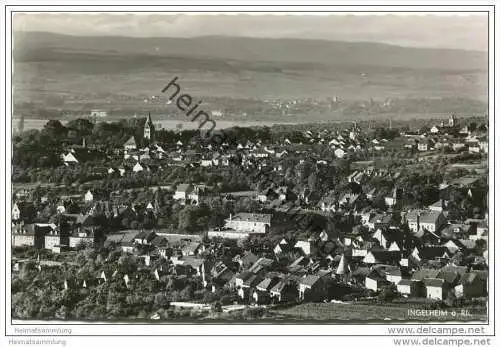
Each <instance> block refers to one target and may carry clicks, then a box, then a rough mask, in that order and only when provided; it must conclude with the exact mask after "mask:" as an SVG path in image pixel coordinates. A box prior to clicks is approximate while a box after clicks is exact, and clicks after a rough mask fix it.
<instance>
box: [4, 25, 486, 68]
mask: <svg viewBox="0 0 500 347" xmlns="http://www.w3.org/2000/svg"><path fill="white" fill-rule="evenodd" d="M13 43H14V59H15V61H17V62H32V61H46V60H53V59H56V58H57V57H60V58H62V56H63V55H66V56H67V57H71V56H74V55H78V56H79V57H87V58H91V57H92V56H94V57H95V56H96V55H98V56H109V57H110V58H112V57H113V56H114V57H118V56H120V57H123V56H131V55H132V56H143V57H144V56H150V57H151V59H153V60H154V59H155V57H156V59H158V58H160V57H170V58H175V57H177V58H182V57H189V58H191V59H201V60H203V61H205V60H206V59H208V60H211V59H213V60H220V59H223V60H224V61H231V60H234V61H248V62H269V63H273V62H279V63H283V64H285V63H291V64H293V65H295V67H300V66H301V65H303V64H319V65H324V66H328V65H330V66H331V65H334V66H344V67H349V66H356V67H360V66H372V67H383V68H404V69H439V70H459V71H487V69H488V55H487V52H479V51H466V50H456V49H427V48H409V47H400V46H393V45H388V44H379V43H366V42H356V43H354V42H341V41H325V40H304V39H282V38H280V39H262V38H248V37H220V36H206V37H195V38H136V37H105V36H68V35H60V34H53V33H45V32H17V33H15V34H14V41H13ZM303 67H304V68H305V67H306V66H303Z"/></svg>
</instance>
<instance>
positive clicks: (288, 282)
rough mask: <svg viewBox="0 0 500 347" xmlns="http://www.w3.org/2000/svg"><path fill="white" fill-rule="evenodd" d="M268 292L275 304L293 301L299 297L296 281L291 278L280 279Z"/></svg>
mask: <svg viewBox="0 0 500 347" xmlns="http://www.w3.org/2000/svg"><path fill="white" fill-rule="evenodd" d="M269 292H270V295H271V299H272V300H273V301H275V302H290V301H295V300H297V299H298V297H299V291H298V284H297V281H296V280H295V279H292V278H284V279H282V280H281V281H279V282H278V283H277V284H276V285H275V286H274V287H272V288H271V290H270V291H269Z"/></svg>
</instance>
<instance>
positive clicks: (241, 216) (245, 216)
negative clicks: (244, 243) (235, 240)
mask: <svg viewBox="0 0 500 347" xmlns="http://www.w3.org/2000/svg"><path fill="white" fill-rule="evenodd" d="M231 220H233V221H246V222H253V223H267V224H270V223H271V215H270V214H262V213H245V212H240V213H237V214H235V215H234V216H232V217H231Z"/></svg>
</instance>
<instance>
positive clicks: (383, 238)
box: [372, 228, 389, 249]
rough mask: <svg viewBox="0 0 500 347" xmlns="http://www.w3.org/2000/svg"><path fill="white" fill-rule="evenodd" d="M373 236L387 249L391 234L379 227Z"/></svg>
mask: <svg viewBox="0 0 500 347" xmlns="http://www.w3.org/2000/svg"><path fill="white" fill-rule="evenodd" d="M372 237H373V238H374V239H375V240H377V241H378V243H379V245H380V247H382V248H384V249H386V248H387V243H388V242H389V235H388V233H387V232H386V231H384V230H382V229H380V228H379V229H377V230H376V231H375V232H374V233H373V235H372Z"/></svg>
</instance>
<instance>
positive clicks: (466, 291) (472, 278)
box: [455, 270, 488, 298]
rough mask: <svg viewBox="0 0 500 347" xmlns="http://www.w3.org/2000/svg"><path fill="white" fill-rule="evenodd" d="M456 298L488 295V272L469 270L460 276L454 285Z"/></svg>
mask: <svg viewBox="0 0 500 347" xmlns="http://www.w3.org/2000/svg"><path fill="white" fill-rule="evenodd" d="M455 295H456V297H457V298H460V297H465V298H474V297H482V296H487V295H488V272H487V271H474V270H473V271H471V272H468V273H466V274H464V275H463V276H462V278H461V279H460V282H459V283H458V284H457V285H456V286H455Z"/></svg>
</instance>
